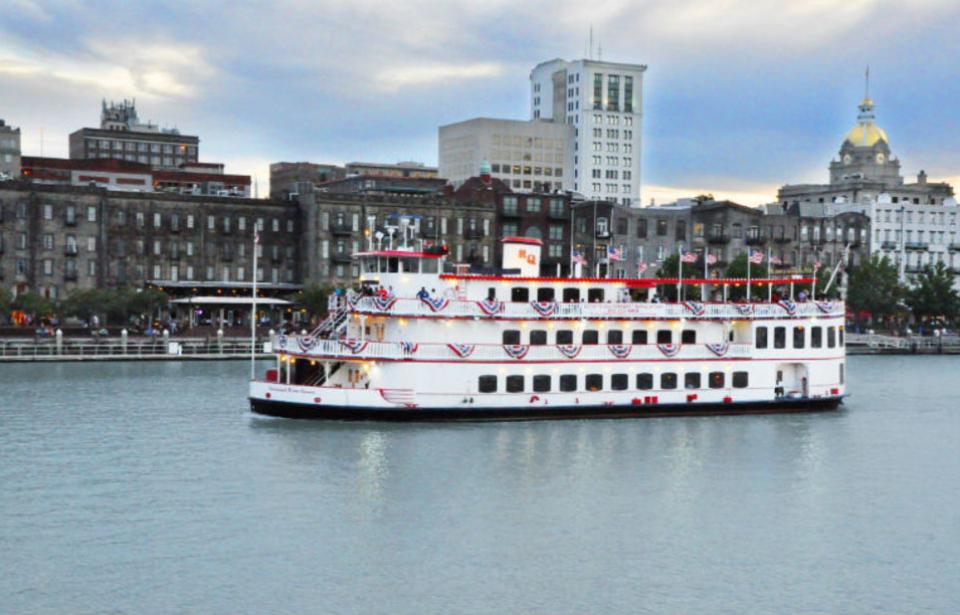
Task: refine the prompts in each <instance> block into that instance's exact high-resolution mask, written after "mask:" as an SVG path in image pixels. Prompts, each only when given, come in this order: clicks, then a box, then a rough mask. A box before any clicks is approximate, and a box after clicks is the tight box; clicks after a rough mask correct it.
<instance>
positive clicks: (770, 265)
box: [767, 248, 773, 303]
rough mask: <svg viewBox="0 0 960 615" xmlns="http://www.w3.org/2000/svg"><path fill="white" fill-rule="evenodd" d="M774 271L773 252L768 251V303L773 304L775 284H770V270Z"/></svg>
mask: <svg viewBox="0 0 960 615" xmlns="http://www.w3.org/2000/svg"><path fill="white" fill-rule="evenodd" d="M771 269H773V250H772V249H771V248H768V249H767V280H768V281H767V302H768V303H773V284H771V283H770V282H769V279H770V270H771Z"/></svg>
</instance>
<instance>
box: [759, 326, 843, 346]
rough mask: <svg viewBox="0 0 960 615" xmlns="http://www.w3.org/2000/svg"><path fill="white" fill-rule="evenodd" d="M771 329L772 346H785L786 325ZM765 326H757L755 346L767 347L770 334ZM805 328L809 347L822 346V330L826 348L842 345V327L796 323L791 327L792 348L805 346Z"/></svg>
mask: <svg viewBox="0 0 960 615" xmlns="http://www.w3.org/2000/svg"><path fill="white" fill-rule="evenodd" d="M771 328H772V329H773V347H774V348H786V347H787V327H771ZM767 329H768V328H767V327H757V331H756V335H755V336H754V341H755V342H756V346H757V348H767V347H768V345H769V344H770V336H769V333H768V331H767ZM807 329H809V330H810V336H809V339H810V348H823V342H824V340H823V330H824V329H826V330H827V340H826V342H827V348H836V347H837V345H840V346H843V327H805V326H803V325H798V326H795V327H793V334H792V338H793V348H805V347H806V345H807Z"/></svg>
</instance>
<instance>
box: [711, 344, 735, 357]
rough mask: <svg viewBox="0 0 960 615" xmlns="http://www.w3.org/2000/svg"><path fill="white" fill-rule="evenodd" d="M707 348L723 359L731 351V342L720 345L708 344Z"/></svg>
mask: <svg viewBox="0 0 960 615" xmlns="http://www.w3.org/2000/svg"><path fill="white" fill-rule="evenodd" d="M707 348H709V349H710V352H712V353H713V354H715V355H717V356H718V357H722V356H724V355H725V354H727V351H728V350H730V342H720V343H719V344H707Z"/></svg>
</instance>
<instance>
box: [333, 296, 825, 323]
mask: <svg viewBox="0 0 960 615" xmlns="http://www.w3.org/2000/svg"><path fill="white" fill-rule="evenodd" d="M349 309H351V310H352V311H353V312H355V313H359V314H368V315H377V316H386V315H389V316H410V317H417V316H421V317H422V316H427V317H434V318H445V317H452V318H508V319H543V320H548V319H560V320H563V319H568V320H579V319H586V320H604V319H608V320H627V319H649V320H657V319H661V320H663V319H678V318H686V319H692V320H695V319H703V320H709V319H723V320H744V319H787V318H814V317H819V318H826V317H830V318H833V317H840V316H843V314H844V305H843V303H841V302H838V301H816V302H814V301H808V302H803V303H794V302H789V301H783V302H780V303H700V302H697V301H685V302H683V303H645V302H621V303H559V302H557V303H554V302H536V301H534V302H507V301H504V302H494V303H487V302H482V301H468V300H460V299H448V300H438V301H436V302H435V303H434V304H433V305H431V304H430V303H429V302H427V301H425V300H421V299H393V300H390V299H388V300H383V299H376V298H373V297H363V298H361V299H359V300H357V301H355V302H354V303H353V304H352V306H351V307H350V308H349Z"/></svg>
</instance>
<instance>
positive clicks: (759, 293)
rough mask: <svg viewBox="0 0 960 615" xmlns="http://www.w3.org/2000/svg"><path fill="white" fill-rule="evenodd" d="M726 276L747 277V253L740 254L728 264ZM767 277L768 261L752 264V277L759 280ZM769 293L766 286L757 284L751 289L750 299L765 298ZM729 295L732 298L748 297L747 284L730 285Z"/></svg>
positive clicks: (731, 277) (734, 277)
mask: <svg viewBox="0 0 960 615" xmlns="http://www.w3.org/2000/svg"><path fill="white" fill-rule="evenodd" d="M725 275H726V277H728V278H730V279H741V280H746V279H747V254H746V253H743V254H738V255H737V256H736V257H734V259H733V260H732V261H730V264H729V265H727V271H726V274H725ZM765 277H767V265H766V263H765V262H764V263H760V264H759V265H756V264H753V263H751V264H750V279H751V280H757V279H760V278H765ZM767 295H769V291H768V290H767V287H766V286H757V285H754V287H753V288H752V289H751V290H750V299H751V300H754V301H756V300H757V299H765V298H766V297H767ZM727 297H728V298H729V299H731V300H734V301H736V300H738V299H746V297H747V286H746V284H743V285H741V286H732V285H731V286H730V288H729V289H728V290H727Z"/></svg>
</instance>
